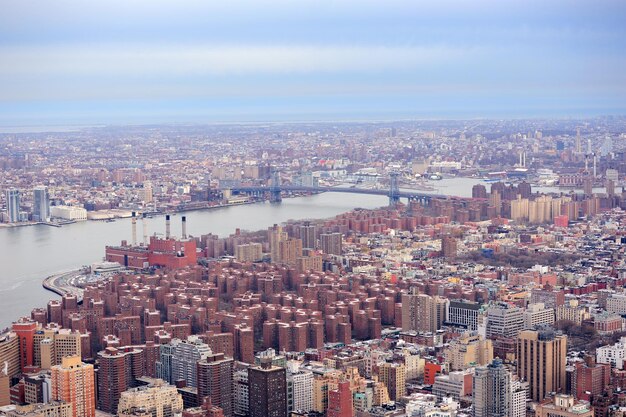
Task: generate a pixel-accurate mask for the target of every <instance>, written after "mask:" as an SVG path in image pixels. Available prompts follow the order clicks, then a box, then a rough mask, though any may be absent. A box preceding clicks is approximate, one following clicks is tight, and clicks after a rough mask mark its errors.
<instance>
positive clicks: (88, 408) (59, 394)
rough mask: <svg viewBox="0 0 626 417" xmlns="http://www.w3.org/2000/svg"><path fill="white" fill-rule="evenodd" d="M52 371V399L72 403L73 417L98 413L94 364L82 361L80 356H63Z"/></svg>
mask: <svg viewBox="0 0 626 417" xmlns="http://www.w3.org/2000/svg"><path fill="white" fill-rule="evenodd" d="M51 371H52V399H53V400H58V401H65V402H67V403H70V404H72V417H94V416H95V415H96V393H95V376H94V370H93V365H91V364H85V363H83V362H81V360H80V356H68V357H65V358H63V360H62V362H61V365H55V366H53V367H52V369H51Z"/></svg>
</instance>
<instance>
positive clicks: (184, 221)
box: [183, 216, 187, 239]
mask: <svg viewBox="0 0 626 417" xmlns="http://www.w3.org/2000/svg"><path fill="white" fill-rule="evenodd" d="M183 239H187V217H186V216H183Z"/></svg>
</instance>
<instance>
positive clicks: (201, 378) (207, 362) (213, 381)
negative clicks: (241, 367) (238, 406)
mask: <svg viewBox="0 0 626 417" xmlns="http://www.w3.org/2000/svg"><path fill="white" fill-rule="evenodd" d="M197 367H198V404H202V403H203V402H204V399H205V398H207V397H208V398H209V399H210V400H211V404H214V405H216V406H218V407H220V408H221V409H222V411H223V412H224V417H231V416H232V415H233V359H232V358H226V357H224V354H223V353H215V354H210V355H207V356H206V358H204V359H202V360H200V361H199V362H198V365H197Z"/></svg>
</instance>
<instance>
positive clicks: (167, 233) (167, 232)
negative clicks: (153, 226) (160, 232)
mask: <svg viewBox="0 0 626 417" xmlns="http://www.w3.org/2000/svg"><path fill="white" fill-rule="evenodd" d="M169 238H170V215H169V214H166V215H165V239H169Z"/></svg>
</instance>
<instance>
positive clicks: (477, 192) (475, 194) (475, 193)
mask: <svg viewBox="0 0 626 417" xmlns="http://www.w3.org/2000/svg"><path fill="white" fill-rule="evenodd" d="M472 198H487V188H486V187H485V186H484V185H483V184H476V185H474V186H473V187H472Z"/></svg>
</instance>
